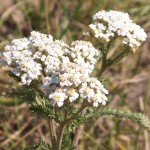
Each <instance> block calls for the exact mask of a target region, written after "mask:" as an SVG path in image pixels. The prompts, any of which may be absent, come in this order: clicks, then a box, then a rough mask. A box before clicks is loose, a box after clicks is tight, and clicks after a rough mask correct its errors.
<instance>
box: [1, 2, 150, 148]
mask: <svg viewBox="0 0 150 150" xmlns="http://www.w3.org/2000/svg"><path fill="white" fill-rule="evenodd" d="M99 10H119V11H123V12H127V13H129V14H130V16H131V18H132V19H133V20H134V22H136V23H137V24H139V25H140V26H141V27H142V28H144V30H145V31H146V33H147V35H148V38H147V41H146V42H145V43H144V44H143V45H142V46H141V47H140V48H139V49H138V50H137V52H136V54H134V55H130V56H128V57H126V58H125V59H123V61H122V63H119V64H118V65H116V66H111V67H110V68H109V69H108V70H107V71H106V72H105V74H104V77H103V78H104V83H105V85H106V87H107V89H108V90H109V91H110V94H109V104H107V105H109V106H110V107H112V108H118V109H124V110H127V109H130V110H132V111H134V112H143V113H144V114H146V115H147V116H149V118H150V109H149V108H150V40H149V39H150V1H149V0H0V51H2V50H3V48H4V46H5V45H6V44H8V43H9V42H10V41H11V40H12V39H16V38H21V37H27V36H29V35H30V32H31V31H32V30H36V31H39V32H42V33H48V34H52V35H53V36H54V37H55V38H57V39H63V40H64V41H65V42H66V43H68V44H70V43H71V42H72V41H73V40H81V39H83V35H82V33H83V32H84V31H86V30H87V26H88V24H90V23H91V20H92V15H94V13H96V12H98V11H99ZM119 44H120V43H119V41H116V42H115V43H114V45H113V46H112V48H111V51H110V53H109V56H110V57H111V56H112V55H113V54H114V53H115V52H116V51H117V50H119V48H120V47H119ZM8 70H9V69H8V68H5V67H2V66H0V95H1V97H0V150H12V149H14V150H20V149H24V148H25V147H26V146H27V145H30V144H34V143H37V142H38V141H40V140H41V138H42V140H43V141H48V138H49V135H48V133H47V128H48V127H47V123H46V122H45V121H44V120H43V119H41V118H38V117H36V116H34V115H33V114H32V113H31V112H30V111H29V110H28V108H27V105H26V104H25V103H23V102H22V101H21V99H20V98H19V97H16V96H14V97H13V98H12V97H9V96H7V97H5V95H6V94H7V92H8V89H9V88H10V87H11V88H12V87H18V86H20V85H19V84H17V83H16V82H15V81H13V80H12V79H11V78H10V77H8V75H7V73H8ZM78 149H79V150H82V149H83V150H150V136H149V133H148V132H147V131H145V130H143V129H142V128H141V127H140V126H138V125H137V124H135V123H133V122H131V121H120V120H117V119H112V118H99V119H98V120H96V121H95V120H92V121H90V122H88V123H87V124H86V126H85V130H84V132H83V134H82V135H81V140H80V144H79V148H78Z"/></svg>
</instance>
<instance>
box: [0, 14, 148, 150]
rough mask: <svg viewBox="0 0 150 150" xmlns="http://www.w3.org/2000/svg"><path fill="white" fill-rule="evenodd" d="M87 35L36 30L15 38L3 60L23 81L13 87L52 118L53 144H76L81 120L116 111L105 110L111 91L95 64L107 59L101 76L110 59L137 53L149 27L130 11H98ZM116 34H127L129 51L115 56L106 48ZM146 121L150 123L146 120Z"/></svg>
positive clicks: (35, 109) (34, 108) (56, 146)
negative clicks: (67, 36)
mask: <svg viewBox="0 0 150 150" xmlns="http://www.w3.org/2000/svg"><path fill="white" fill-rule="evenodd" d="M84 35H85V37H88V38H87V39H88V41H81V40H80V41H73V42H72V44H71V45H67V44H66V43H65V42H64V41H62V40H56V39H54V38H53V37H52V36H51V35H46V34H42V33H39V32H36V31H32V32H31V35H30V36H29V37H28V38H22V39H15V40H13V41H12V42H11V43H10V44H9V45H7V46H6V47H5V49H4V51H3V53H2V58H1V63H2V64H3V65H7V66H9V67H10V70H11V73H10V75H11V76H12V77H13V78H15V79H16V80H17V81H19V82H21V83H22V89H21V90H20V89H19V90H18V91H17V90H16V91H13V92H16V93H17V94H20V95H21V97H23V98H25V100H26V101H27V102H28V104H29V106H30V109H31V111H33V112H35V113H37V114H39V115H41V116H42V117H45V118H46V119H47V120H48V123H49V127H50V137H51V139H50V140H51V145H49V149H53V150H54V149H56V150H60V149H65V148H67V147H68V148H69V147H70V148H72V149H73V148H76V147H77V145H78V140H79V135H77V134H74V138H73V139H71V137H70V134H71V133H72V131H76V132H77V131H78V130H79V126H80V124H83V123H84V122H85V121H87V120H88V119H90V118H91V117H94V116H95V115H97V112H99V114H102V112H105V113H103V115H105V114H106V115H107V114H109V115H114V114H115V113H114V112H113V110H112V111H111V112H112V113H110V110H109V113H108V111H106V110H105V111H103V108H102V107H104V106H103V105H106V103H107V101H108V99H107V96H106V95H107V94H108V93H109V92H108V90H107V89H106V88H105V87H104V86H103V84H102V82H101V81H99V80H98V79H97V78H96V77H94V76H93V71H94V69H95V65H96V64H97V63H98V62H99V61H101V62H102V63H101V64H102V65H101V70H100V71H99V74H98V77H101V75H102V73H103V72H104V71H105V70H106V69H107V68H108V67H109V66H110V65H111V64H115V63H116V62H119V61H120V60H121V59H122V58H123V57H124V56H126V55H127V54H130V53H134V52H135V51H136V49H137V48H138V47H139V46H140V45H141V43H142V42H143V41H145V40H146V33H145V32H144V30H143V29H142V28H141V27H140V26H138V25H136V24H135V23H133V22H132V20H131V19H130V18H129V15H128V14H127V13H122V12H118V11H109V12H106V11H99V12H98V13H96V14H95V15H94V16H93V23H92V24H90V25H89V31H88V32H86V33H84ZM115 38H121V39H122V44H124V45H125V48H126V50H123V51H122V52H121V53H119V54H118V55H116V56H115V57H114V58H113V59H110V58H107V53H108V51H109V47H110V44H111V42H112V41H113V40H114V39H115ZM93 39H94V40H95V41H96V42H97V43H98V44H97V45H99V47H96V46H94V43H95V42H94V43H93V44H92V42H93ZM95 112H96V113H95ZM122 114H124V115H122V116H121V117H126V118H129V119H133V120H135V121H137V122H139V123H140V124H142V122H143V121H145V120H146V121H147V118H145V117H143V116H142V117H143V118H142V117H140V116H139V118H137V120H136V119H135V116H133V117H128V116H131V115H129V114H128V113H127V112H124V113H122ZM127 114H128V115H127ZM131 114H132V113H131ZM114 116H115V115H114ZM141 118H142V119H141ZM139 119H141V120H140V121H139ZM147 122H148V121H147ZM142 125H143V124H142ZM143 126H145V127H147V128H148V127H149V126H147V124H146V125H145V124H144V125H143ZM68 139H69V140H68Z"/></svg>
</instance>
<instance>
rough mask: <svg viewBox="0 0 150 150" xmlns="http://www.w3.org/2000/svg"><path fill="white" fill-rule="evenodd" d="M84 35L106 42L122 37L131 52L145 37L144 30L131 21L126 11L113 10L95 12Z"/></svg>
mask: <svg viewBox="0 0 150 150" xmlns="http://www.w3.org/2000/svg"><path fill="white" fill-rule="evenodd" d="M85 35H86V36H91V37H94V38H95V39H97V40H98V41H99V42H106V43H107V42H110V41H111V40H112V39H113V38H116V37H122V39H123V40H122V43H123V44H125V45H127V46H129V48H130V50H131V51H132V52H135V51H136V49H137V48H138V47H139V46H140V45H141V43H142V42H143V41H145V40H146V37H147V35H146V33H145V32H144V30H143V29H142V28H141V27H140V26H139V25H136V24H135V23H133V22H132V20H131V19H130V18H129V15H128V14H127V13H123V12H120V11H113V10H110V11H108V12H106V11H104V10H102V11H99V12H98V13H96V14H95V15H94V16H93V23H92V24H90V25H89V32H87V33H85Z"/></svg>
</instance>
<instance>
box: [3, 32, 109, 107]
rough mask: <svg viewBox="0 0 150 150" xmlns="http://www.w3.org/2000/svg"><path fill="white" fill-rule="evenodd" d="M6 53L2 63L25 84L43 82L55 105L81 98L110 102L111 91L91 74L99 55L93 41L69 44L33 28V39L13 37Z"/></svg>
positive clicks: (40, 85)
mask: <svg viewBox="0 0 150 150" xmlns="http://www.w3.org/2000/svg"><path fill="white" fill-rule="evenodd" d="M2 55H3V57H2V59H1V62H3V63H4V64H6V65H8V66H10V67H11V68H12V73H13V74H14V75H16V76H18V77H19V78H20V79H21V81H22V83H23V84H24V85H30V84H31V83H32V81H33V80H38V81H40V82H38V84H39V85H37V86H39V87H40V88H41V90H42V91H43V92H44V94H45V96H46V97H47V98H48V99H50V103H51V105H53V106H54V105H55V104H57V105H58V106H59V107H60V106H62V105H63V104H64V102H65V101H66V102H67V101H68V102H73V101H75V100H77V99H80V98H82V99H84V100H87V101H88V102H90V103H92V104H93V106H95V107H97V106H98V104H99V103H102V104H103V105H105V104H106V101H107V97H106V96H105V94H108V91H107V90H106V89H105V88H104V87H103V85H102V84H101V82H100V81H98V80H97V79H96V78H91V77H90V73H91V72H92V71H93V69H94V65H95V63H96V57H97V56H98V55H99V52H98V50H97V49H95V48H94V47H93V45H92V44H91V43H90V42H86V41H74V42H73V43H72V44H71V46H68V45H67V44H65V43H64V42H63V41H61V40H53V37H52V36H51V35H46V34H41V33H39V32H35V31H33V32H31V35H30V37H29V38H23V39H17V40H13V41H12V42H11V44H10V45H8V46H6V47H5V49H4V52H3V54H2ZM43 79H44V80H43Z"/></svg>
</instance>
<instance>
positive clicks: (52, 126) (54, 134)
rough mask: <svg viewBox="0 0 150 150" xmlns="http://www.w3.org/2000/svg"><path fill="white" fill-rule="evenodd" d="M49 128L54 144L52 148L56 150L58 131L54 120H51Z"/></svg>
mask: <svg viewBox="0 0 150 150" xmlns="http://www.w3.org/2000/svg"><path fill="white" fill-rule="evenodd" d="M49 128H50V137H51V143H52V148H53V149H55V148H56V142H57V138H56V130H55V125H54V119H51V118H50V119H49Z"/></svg>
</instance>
